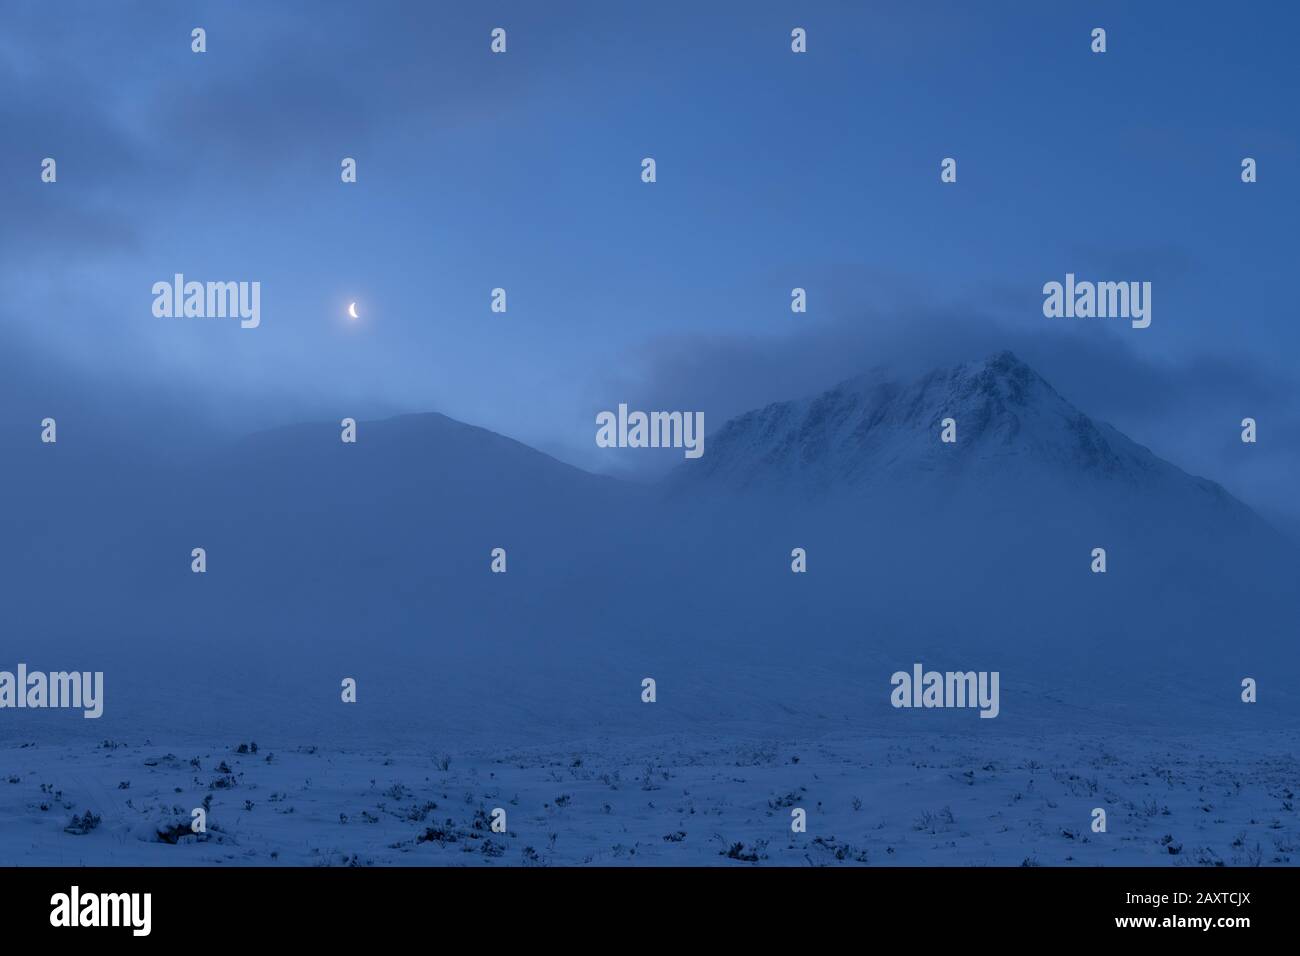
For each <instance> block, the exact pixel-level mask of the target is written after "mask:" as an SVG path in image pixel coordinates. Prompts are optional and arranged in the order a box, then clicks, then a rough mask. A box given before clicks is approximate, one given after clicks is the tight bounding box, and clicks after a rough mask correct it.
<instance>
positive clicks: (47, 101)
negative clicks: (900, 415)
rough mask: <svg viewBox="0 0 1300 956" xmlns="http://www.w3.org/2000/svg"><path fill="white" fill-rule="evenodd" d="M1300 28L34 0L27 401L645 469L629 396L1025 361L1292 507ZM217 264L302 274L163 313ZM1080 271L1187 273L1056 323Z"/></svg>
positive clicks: (767, 389)
mask: <svg viewBox="0 0 1300 956" xmlns="http://www.w3.org/2000/svg"><path fill="white" fill-rule="evenodd" d="M195 26H203V27H204V28H205V29H206V30H207V34H208V52H207V53H205V54H202V55H196V54H193V53H191V51H190V30H191V29H192V28H193V27H195ZM497 26H501V27H504V28H505V29H506V30H507V31H508V37H509V41H508V42H509V52H508V53H507V54H505V55H504V56H493V55H491V54H490V53H489V50H488V42H489V31H490V30H491V29H492V28H493V27H497ZM794 26H803V27H805V28H806V29H807V30H808V36H809V41H808V42H809V52H808V53H807V54H806V55H802V56H796V55H793V54H792V53H791V52H790V49H789V33H790V29H791V28H792V27H794ZM1095 26H1101V27H1104V28H1106V30H1107V32H1108V52H1107V53H1105V54H1104V55H1094V54H1092V53H1091V52H1090V50H1089V33H1090V30H1091V29H1092V28H1093V27H1095ZM1298 26H1300V14H1297V12H1296V8H1294V7H1293V6H1292V5H1289V4H1281V3H1276V4H1259V5H1251V6H1249V7H1246V8H1242V7H1237V6H1231V5H1227V4H1208V3H1143V4H1128V3H1114V4H1107V3H1075V4H1071V3H1046V2H1036V3H1009V2H996V3H990V4H981V5H975V4H963V3H925V2H918V3H878V4H876V3H873V4H864V3H743V4H742V3H717V4H698V3H691V4H686V3H674V2H667V3H656V4H651V5H634V4H622V3H618V4H612V3H593V4H566V3H554V4H545V5H541V4H536V3H521V4H468V3H465V4H442V3H438V4H434V3H419V4H417V3H395V2H374V3H366V4H357V3H347V4H344V3H327V2H313V3H282V2H281V3H263V2H258V3H253V2H221V3H213V4H202V3H194V4H184V5H182V4H173V3H163V2H144V3H116V2H115V3H95V4H91V3H24V2H18V3H13V2H10V3H6V4H5V7H4V10H3V11H0V92H2V94H3V95H0V128H3V130H4V138H3V147H2V148H0V215H2V216H3V227H2V228H0V276H2V277H3V281H4V283H5V286H6V289H7V294H6V295H5V296H4V304H3V305H0V373H3V374H2V375H0V399H3V401H2V402H0V421H2V422H4V423H5V424H15V423H20V424H29V423H30V422H31V421H33V420H39V418H41V417H43V416H44V415H46V414H54V411H51V410H50V409H51V408H54V409H66V411H64V412H63V414H65V415H76V414H78V413H79V411H78V410H80V409H85V410H86V414H87V415H89V414H91V413H92V412H93V413H94V414H95V415H96V416H99V418H100V419H101V420H102V421H104V422H105V424H104V426H103V427H104V428H129V427H132V426H131V424H130V423H131V422H132V421H139V420H140V419H141V418H143V419H145V420H148V421H153V422H155V423H158V422H170V423H172V424H173V425H174V426H175V427H176V428H177V429H178V430H181V431H187V432H191V433H192V432H193V431H194V430H196V429H202V428H204V427H206V426H209V425H211V426H216V427H218V428H220V429H222V430H224V431H226V432H239V431H246V430H252V429H256V428H260V427H266V426H270V425H276V424H282V423H286V422H290V421H297V420H302V419H304V418H339V417H342V416H344V415H354V416H356V417H367V416H373V415H383V414H389V413H395V412H405V411H424V410H438V411H442V412H445V413H446V414H448V415H451V416H452V417H455V418H459V419H462V420H465V421H469V422H473V423H475V424H481V425H484V426H486V427H489V428H492V429H494V430H496V431H500V432H503V433H505V434H508V435H511V436H512V437H516V438H519V439H520V440H522V441H525V442H528V443H530V444H533V445H535V446H537V447H540V448H543V449H545V450H547V451H550V452H552V453H553V454H557V455H559V456H560V457H562V458H565V459H566V460H570V461H573V462H575V463H577V464H579V465H582V466H584V467H591V468H610V469H613V470H620V469H624V468H631V467H635V466H636V465H637V464H638V463H639V462H640V461H644V460H645V459H638V460H635V461H633V460H630V459H628V458H626V457H624V458H620V459H617V460H614V459H611V458H609V457H603V456H602V455H601V454H600V450H598V449H596V447H595V445H594V440H593V435H594V414H595V412H596V411H598V410H601V409H606V408H613V407H616V406H617V404H618V403H619V402H629V403H631V404H633V405H634V406H636V405H637V404H641V405H642V406H643V407H663V408H689V409H703V410H705V412H706V415H707V416H708V423H709V427H710V428H712V427H716V426H717V425H719V424H721V421H722V420H723V419H724V418H725V417H726V416H728V415H730V414H734V413H736V412H739V411H742V410H744V409H746V408H748V407H751V406H753V405H756V404H762V403H764V402H767V401H771V400H777V399H781V398H786V397H792V396H795V395H799V394H803V393H807V392H813V391H818V390H820V389H822V388H824V387H828V386H830V385H832V384H834V382H835V381H837V380H838V379H840V378H843V377H846V376H847V375H851V374H853V373H854V372H856V371H860V370H863V369H865V368H867V367H869V366H871V365H876V364H881V363H897V364H899V365H900V366H908V365H915V366H918V367H920V366H925V365H927V364H934V363H938V362H944V361H956V360H960V359H963V358H978V357H981V356H982V355H984V354H987V353H988V352H992V351H995V350H998V349H1001V348H1013V349H1015V350H1017V351H1018V352H1020V353H1022V357H1024V358H1025V359H1026V360H1027V361H1030V363H1031V364H1033V365H1034V366H1035V367H1036V368H1038V369H1039V371H1040V372H1042V373H1043V374H1044V375H1045V377H1047V378H1048V380H1049V381H1051V382H1052V383H1053V384H1055V385H1057V387H1058V388H1059V389H1060V390H1061V391H1062V392H1063V393H1064V394H1066V396H1067V397H1069V398H1070V399H1071V400H1073V401H1074V402H1075V403H1076V404H1077V405H1079V406H1080V407H1081V408H1083V409H1084V410H1085V411H1087V412H1089V413H1090V414H1093V415H1095V416H1096V417H1099V418H1102V419H1105V420H1108V421H1111V422H1112V423H1114V424H1115V425H1116V426H1118V427H1120V428H1121V429H1123V430H1124V431H1126V432H1127V433H1129V434H1130V435H1131V436H1132V437H1134V438H1135V439H1137V440H1138V441H1141V442H1143V443H1144V444H1147V445H1149V446H1150V447H1151V448H1152V449H1153V450H1155V451H1156V452H1157V453H1159V454H1162V455H1164V456H1165V457H1168V458H1170V459H1171V460H1173V461H1174V462H1175V463H1177V464H1179V465H1181V466H1183V467H1185V468H1188V469H1189V470H1192V471H1195V472H1198V473H1201V474H1205V475H1207V476H1208V477H1212V478H1215V479H1216V480H1220V481H1222V482H1224V483H1225V484H1226V485H1227V486H1228V487H1229V488H1230V489H1231V490H1233V491H1235V492H1236V493H1238V494H1240V495H1241V496H1243V497H1244V498H1246V500H1247V501H1248V502H1250V503H1251V504H1254V505H1256V506H1258V507H1260V508H1261V509H1263V510H1266V511H1270V512H1284V513H1291V514H1294V513H1296V512H1297V511H1300V506H1297V505H1296V504H1295V503H1294V502H1293V501H1292V497H1293V496H1292V493H1291V485H1292V484H1293V475H1294V474H1295V470H1296V467H1297V465H1300V451H1298V450H1300V403H1298V402H1297V400H1296V388H1295V386H1296V375H1295V372H1294V356H1295V355H1296V354H1297V350H1298V348H1300V331H1298V330H1297V323H1296V318H1297V317H1296V314H1295V312H1296V305H1295V296H1294V293H1293V291H1292V282H1293V278H1292V277H1293V275H1294V272H1295V263H1296V251H1297V243H1296V241H1295V238H1294V228H1295V223H1296V222H1297V220H1298V219H1300V215H1298V214H1300V202H1298V201H1297V200H1298V193H1297V184H1296V183H1297V172H1298V171H1300V121H1298V120H1297V118H1296V117H1297V110H1296V109H1295V104H1296V103H1297V101H1300V95H1298V94H1300V67H1297V65H1296V57H1295V54H1294V49H1293V45H1292V44H1293V38H1294V36H1295V34H1296V29H1297V27H1298ZM45 156H52V157H55V158H56V159H57V160H58V164H59V165H58V172H59V181H58V182H57V183H56V184H54V185H48V184H43V183H41V182H40V179H39V164H40V161H41V159H42V158H43V157H45ZM344 156H352V157H355V158H356V159H357V161H358V169H359V181H358V182H357V183H356V184H355V185H344V184H342V183H340V181H339V162H340V160H341V159H342V157H344ZM644 156H653V157H655V159H656V161H657V163H658V180H659V181H658V182H657V183H655V184H653V185H646V184H643V183H642V182H641V181H640V175H639V174H640V161H641V159H642V157H644ZM945 156H952V157H955V158H956V159H957V161H958V182H957V184H955V185H943V184H941V183H940V182H939V162H940V160H941V159H942V158H943V157H945ZM1244 156H1251V157H1254V158H1255V159H1256V160H1257V161H1258V163H1259V182H1258V183H1255V184H1253V185H1244V184H1243V183H1241V181H1240V178H1239V170H1240V162H1241V159H1242V157H1244ZM175 272H183V273H185V275H186V276H187V277H188V278H193V279H199V280H207V279H212V280H231V279H235V280H249V281H252V280H256V281H260V282H261V284H262V325H261V327H260V328H258V329H256V330H240V329H239V328H238V327H237V326H236V325H233V324H222V323H203V322H196V321H184V320H169V319H158V318H155V317H154V316H153V314H152V312H151V308H150V307H151V304H152V295H151V292H150V289H151V286H152V284H153V283H154V282H156V281H159V280H165V279H168V278H170V277H171V276H172V274H173V273H175ZM1066 272H1075V273H1077V274H1079V275H1080V276H1086V277H1092V278H1096V279H1114V280H1126V279H1132V280H1145V281H1150V282H1152V284H1153V306H1154V309H1153V322H1152V326H1151V328H1149V329H1146V330H1142V331H1138V330H1131V329H1129V328H1128V327H1127V325H1126V324H1125V323H1114V322H1106V321H1100V320H1096V321H1092V322H1075V323H1070V322H1068V320H1048V319H1045V318H1044V317H1043V315H1042V312H1041V303H1042V295H1041V291H1040V290H1041V287H1042V285H1043V283H1044V282H1047V281H1049V280H1052V279H1056V280H1060V279H1061V278H1062V277H1063V276H1064V274H1065V273H1066ZM496 286H502V287H505V288H506V289H507V293H508V296H509V311H508V313H507V314H505V315H495V314H492V313H491V312H490V311H489V308H488V303H489V293H490V290H491V289H492V288H493V287H496ZM793 286H802V287H805V288H806V289H807V290H808V295H809V311H808V313H807V314H806V315H802V316H795V315H793V314H792V313H791V312H790V310H789V294H790V289H791V288H792V287H793ZM352 300H357V301H358V302H359V307H360V308H361V309H362V312H363V319H362V321H361V322H359V323H355V324H349V323H348V322H347V321H346V320H345V318H344V309H345V308H346V306H347V303H348V302H349V301H352ZM1246 415H1252V416H1254V417H1257V418H1258V419H1259V420H1260V423H1261V426H1260V429H1261V437H1260V444H1259V446H1257V447H1253V448H1248V449H1245V451H1244V452H1243V446H1242V445H1241V443H1240V442H1239V441H1238V440H1237V434H1238V425H1237V423H1238V422H1239V421H1240V419H1241V418H1242V417H1244V416H1246Z"/></svg>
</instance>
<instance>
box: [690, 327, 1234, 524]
mask: <svg viewBox="0 0 1300 956" xmlns="http://www.w3.org/2000/svg"><path fill="white" fill-rule="evenodd" d="M947 419H951V420H952V422H953V427H954V430H955V438H956V440H955V441H953V442H950V443H945V442H943V441H941V440H940V435H941V432H942V430H943V427H944V422H945V420H947ZM708 448H709V452H708V454H707V455H706V456H704V457H703V458H702V459H701V460H699V461H698V462H689V463H687V464H686V465H683V466H679V468H678V469H677V470H676V472H675V473H674V475H673V476H672V478H671V481H672V483H673V485H674V486H675V487H676V488H677V489H680V490H700V489H707V488H712V489H725V490H726V491H727V492H730V493H735V492H744V491H762V492H776V493H781V492H789V493H794V494H797V495H799V496H802V497H805V498H816V497H819V496H822V495H827V494H834V493H835V492H838V491H844V490H847V489H854V488H870V487H875V486H882V485H888V484H891V483H892V484H897V483H905V484H910V483H916V482H926V481H927V480H929V479H935V478H937V479H940V480H941V481H942V482H943V483H944V484H945V485H946V486H948V487H951V486H952V482H954V481H962V482H978V483H983V484H986V485H987V484H989V483H992V484H995V485H1001V486H1004V487H1009V486H1012V485H1015V484H1018V483H1022V482H1025V481H1034V482H1041V481H1043V480H1053V479H1057V480H1060V481H1062V482H1066V483H1076V484H1082V483H1087V482H1100V481H1104V482H1107V483H1113V484H1114V485H1116V486H1124V490H1123V493H1125V494H1128V493H1137V494H1149V493H1151V492H1155V491H1159V492H1160V493H1162V494H1166V495H1167V494H1174V495H1178V496H1180V497H1183V496H1185V497H1186V498H1187V503H1189V504H1193V505H1195V504H1199V505H1203V506H1208V507H1214V508H1218V509H1225V510H1231V511H1234V512H1238V513H1240V511H1241V509H1243V507H1244V506H1242V505H1241V503H1240V502H1238V501H1236V499H1234V498H1232V496H1231V495H1229V494H1228V493H1227V492H1226V491H1225V490H1224V489H1223V488H1222V487H1221V486H1219V485H1218V484H1216V483H1214V482H1212V481H1208V480H1206V479H1203V478H1197V477H1194V476H1191V475H1188V474H1186V473H1185V472H1183V471H1181V470H1180V469H1178V468H1177V467H1175V466H1174V465H1172V464H1170V463H1169V462H1166V461H1164V460H1162V459H1160V458H1158V457H1157V456H1155V455H1154V454H1152V453H1151V452H1150V451H1149V450H1148V449H1146V448H1145V447H1143V446H1141V445H1138V444H1137V443H1135V442H1133V441H1131V440H1130V439H1129V438H1127V437H1126V436H1125V435H1123V434H1121V433H1120V432H1119V431H1117V430H1116V429H1115V428H1113V427H1111V426H1110V425H1107V424H1105V423H1101V422H1095V421H1093V420H1092V419H1091V418H1089V417H1088V416H1087V415H1086V414H1085V413H1084V412H1082V411H1080V410H1079V409H1078V408H1076V407H1075V406H1074V405H1072V404H1071V403H1070V402H1069V401H1068V400H1066V399H1065V398H1064V397H1062V396H1061V395H1060V394H1059V393H1057V391H1056V390H1055V389H1053V388H1052V386H1051V385H1049V384H1048V383H1047V382H1046V381H1045V380H1044V379H1043V378H1042V377H1041V376H1040V375H1039V374H1038V373H1037V372H1035V371H1034V370H1033V369H1032V368H1030V367H1029V366H1028V365H1026V364H1025V363H1024V362H1022V361H1020V359H1018V358H1017V357H1016V356H1015V355H1014V354H1012V353H1011V352H1001V353H998V354H996V355H994V356H992V357H990V358H988V359H985V360H983V361H977V362H968V363H964V364H961V365H957V366H955V367H952V368H944V369H935V370H933V371H931V372H929V373H927V374H925V375H923V376H921V377H919V378H917V379H915V380H912V381H903V382H900V381H896V380H894V379H891V378H888V377H886V376H885V375H884V374H882V373H874V374H871V375H864V376H860V377H858V378H854V379H850V380H849V381H846V382H843V383H841V384H840V385H838V386H836V387H835V388H832V389H831V390H829V391H827V392H823V393H822V394H820V395H817V396H815V397H812V398H807V399H803V400H798V401H786V402H778V403H775V404H772V405H768V406H767V407H765V408H762V409H757V410H754V411H751V412H748V413H746V414H744V415H741V416H739V417H737V418H734V419H731V420H730V421H728V422H727V423H726V424H724V425H723V426H722V427H721V428H720V429H718V430H717V432H715V433H713V434H711V435H710V436H709V440H708Z"/></svg>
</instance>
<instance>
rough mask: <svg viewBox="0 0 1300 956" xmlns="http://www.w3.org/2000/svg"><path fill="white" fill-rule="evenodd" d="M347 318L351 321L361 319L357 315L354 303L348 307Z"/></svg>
mask: <svg viewBox="0 0 1300 956" xmlns="http://www.w3.org/2000/svg"><path fill="white" fill-rule="evenodd" d="M348 317H349V318H353V319H359V318H361V316H359V315H357V304H356V303H355V302H353V303H351V304H350V305H349V306H348Z"/></svg>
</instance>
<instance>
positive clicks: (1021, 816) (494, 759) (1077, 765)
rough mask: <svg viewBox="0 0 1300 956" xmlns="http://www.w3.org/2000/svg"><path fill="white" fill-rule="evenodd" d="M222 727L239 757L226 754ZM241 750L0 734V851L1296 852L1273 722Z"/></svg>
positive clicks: (413, 856)
mask: <svg viewBox="0 0 1300 956" xmlns="http://www.w3.org/2000/svg"><path fill="white" fill-rule="evenodd" d="M241 743H242V744H244V745H245V747H244V748H243V749H244V750H246V751H249V752H240V751H241V748H240V744H241ZM252 743H253V742H252V741H229V742H224V741H223V742H222V743H221V744H219V745H218V744H214V742H212V741H208V742H207V743H200V742H196V741H187V742H179V741H174V740H173V741H168V740H165V739H163V738H156V739H155V740H152V741H150V740H146V739H144V738H139V739H131V740H120V741H119V740H113V741H103V742H101V743H100V744H99V745H98V746H94V745H92V744H89V743H63V744H54V745H46V744H41V743H21V742H9V743H6V744H5V745H4V746H3V748H0V862H3V863H4V864H7V865H12V864H19V865H26V864H44V865H64V866H70V865H81V864H90V865H186V864H235V865H265V866H276V865H320V866H344V865H360V866H371V865H416V866H427V865H450V866H471V865H473V866H483V865H487V866H501V865H540V866H546V865H583V864H594V865H726V866H754V865H759V866H809V865H863V864H866V865H872V866H889V865H962V866H985V865H1021V864H1027V865H1043V866H1095V865H1160V864H1167V865H1172V866H1217V865H1227V866H1248V865H1288V864H1294V863H1295V862H1296V860H1297V859H1300V856H1298V854H1300V827H1298V825H1297V816H1296V811H1295V805H1296V800H1297V797H1296V794H1295V792H1294V791H1295V790H1296V789H1298V788H1300V764H1298V762H1297V753H1298V752H1300V751H1298V749H1297V748H1298V745H1300V734H1295V733H1285V732H1278V733H1270V734H1262V735H1261V734H1249V735H1246V734H1241V735H1225V736H1222V737H1218V738H1207V737H1206V736H1204V735H1199V736H1197V737H1195V738H1190V737H1187V738H1184V737H1141V736H1138V737H1129V736H1124V737H1118V736H1088V735H1071V734H1055V735H1049V736H1041V737H1022V736H1016V735H1006V736H993V737H985V738H984V739H982V740H980V741H972V740H971V739H970V738H969V737H960V736H953V735H941V734H913V735H886V736H870V737H862V738H858V737H849V736H829V737H822V738H818V739H807V740H776V739H771V740H763V739H753V740H745V739H740V738H736V737H730V738H707V737H699V736H691V737H684V736H677V737H660V738H637V739H620V740H614V739H603V740H602V739H587V740H575V741H573V742H571V743H569V744H567V745H564V746H554V745H547V746H537V747H531V748H527V749H520V750H501V751H494V752H486V751H478V752H456V751H444V750H441V749H439V748H438V747H436V746H430V747H429V748H427V749H423V750H412V749H407V750H340V749H332V748H330V747H328V746H324V745H313V744H310V743H306V744H299V743H289V742H286V741H276V740H262V741H258V742H257V750H256V753H253V752H251V746H250V745H251V744H252ZM205 802H206V805H207V807H208V815H207V822H208V830H207V833H206V835H202V836H196V835H193V834H192V833H191V832H190V830H189V824H190V821H191V819H192V817H191V812H192V810H193V809H194V808H196V807H199V806H203V805H205ZM497 807H500V808H502V809H504V810H505V812H506V824H507V828H508V829H507V832H505V833H493V832H492V830H491V825H490V820H491V815H492V813H493V811H494V809H495V808H497ZM1096 807H1101V808H1103V809H1104V810H1105V811H1106V815H1107V832H1105V833H1093V832H1092V831H1091V826H1090V825H1091V821H1092V811H1093V809H1094V808H1096ZM794 808H802V809H804V810H806V811H807V832H806V833H802V834H800V833H793V832H792V831H791V811H792V809H794ZM87 812H89V814H90V819H89V820H87V818H86V814H87ZM74 817H75V818H76V823H75V825H72V826H70V823H72V822H73V820H74ZM96 818H97V820H98V822H96ZM74 831H76V832H74ZM81 831H85V832H81Z"/></svg>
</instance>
